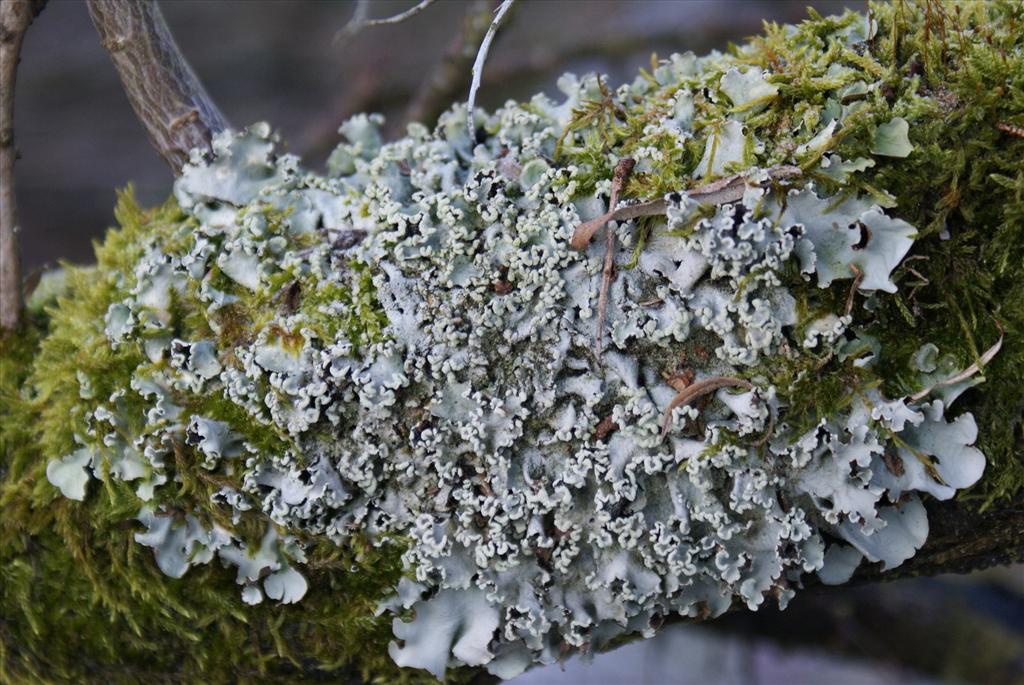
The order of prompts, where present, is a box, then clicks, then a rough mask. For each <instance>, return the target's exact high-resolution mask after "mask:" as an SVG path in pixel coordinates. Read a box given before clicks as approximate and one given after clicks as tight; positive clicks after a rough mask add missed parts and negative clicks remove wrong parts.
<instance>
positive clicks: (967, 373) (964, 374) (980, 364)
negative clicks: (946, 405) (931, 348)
mask: <svg viewBox="0 0 1024 685" xmlns="http://www.w3.org/2000/svg"><path fill="white" fill-rule="evenodd" d="M996 326H997V327H998V328H999V340H996V342H995V344H994V345H992V347H990V348H988V349H987V350H985V354H983V355H981V357H980V358H979V359H978V361H976V362H974V363H973V364H971V365H970V366H968V367H967V368H966V369H964V370H963V371H961V372H960V373H958V374H956V375H955V376H951V377H949V378H946V379H945V380H941V381H939V382H937V383H932V384H931V385H929V386H928V387H927V388H925V389H924V390H919V391H917V392H916V393H914V394H913V395H911V396H910V399H911V400H913V401H915V402H916V401H918V400H922V399H924V398H925V397H927V396H928V393H930V392H931V391H932V390H935V389H936V388H942V387H945V386H947V385H956V384H957V383H960V382H961V381H965V380H967V379H968V378H970V377H971V376H973V375H975V374H976V373H979V372H980V371H981V370H982V369H984V368H985V367H986V366H988V363H989V362H990V361H992V360H993V359H994V358H995V356H996V355H997V354H999V350H1001V349H1003V336H1004V335H1005V333H1004V332H1003V327H1002V326H1000V325H999V322H998V321H996Z"/></svg>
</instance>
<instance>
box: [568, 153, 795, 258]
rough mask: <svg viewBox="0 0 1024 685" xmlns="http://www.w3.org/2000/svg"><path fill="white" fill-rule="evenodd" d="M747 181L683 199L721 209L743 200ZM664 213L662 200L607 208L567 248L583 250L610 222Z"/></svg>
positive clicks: (740, 177)
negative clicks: (725, 205)
mask: <svg viewBox="0 0 1024 685" xmlns="http://www.w3.org/2000/svg"><path fill="white" fill-rule="evenodd" d="M800 174H801V171H800V169H799V167H795V166H788V165H782V166H775V167H772V168H771V169H768V176H769V178H771V179H772V180H779V179H783V178H791V177H794V176H799V175H800ZM746 180H747V176H746V175H745V174H736V175H735V176H729V177H728V178H722V179H719V180H717V181H714V182H713V183H708V184H707V185H703V186H699V187H697V188H691V189H690V190H688V191H686V195H687V196H688V197H690V198H691V199H693V200H696V201H698V202H700V203H701V204H705V205H724V204H728V203H730V202H736V201H738V200H741V199H742V198H743V191H744V190H745V188H746ZM667 209H668V201H667V200H666V199H665V198H658V199H656V200H649V201H648V202H641V203H640V204H635V205H623V206H621V207H616V206H615V204H609V206H608V211H607V212H606V213H605V214H602V215H601V216H599V217H597V218H596V219H591V220H590V221H587V222H584V223H582V224H580V225H579V226H577V227H576V231H575V232H573V234H572V239H571V240H570V245H572V247H573V248H574V249H577V250H582V249H584V248H586V246H587V244H588V243H589V242H590V239H591V238H592V237H593V236H594V234H595V233H597V231H598V230H599V229H600V228H601V227H602V226H604V225H605V224H606V223H608V222H609V221H623V220H626V219H636V218H638V217H641V216H656V215H659V214H664V213H665V211H666V210H667Z"/></svg>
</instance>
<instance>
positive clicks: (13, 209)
mask: <svg viewBox="0 0 1024 685" xmlns="http://www.w3.org/2000/svg"><path fill="white" fill-rule="evenodd" d="M45 4H46V0H3V1H2V2H0V331H4V332H7V331H12V330H14V329H16V328H17V327H18V326H19V325H20V324H21V311H22V307H23V305H24V302H23V299H22V291H21V253H20V250H19V248H18V207H17V202H16V198H15V196H14V162H15V160H16V159H17V158H18V151H17V149H15V147H14V85H15V82H16V80H17V75H18V57H19V55H20V54H21V44H22V42H23V41H24V39H25V33H26V31H28V27H29V26H30V25H31V24H32V20H33V19H35V18H36V15H38V14H39V13H40V12H41V11H42V9H43V6H44V5H45Z"/></svg>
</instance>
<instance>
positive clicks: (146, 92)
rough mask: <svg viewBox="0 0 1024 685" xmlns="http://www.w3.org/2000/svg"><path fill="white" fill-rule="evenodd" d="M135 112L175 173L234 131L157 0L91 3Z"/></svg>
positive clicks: (91, 1) (93, 13) (101, 32)
mask: <svg viewBox="0 0 1024 685" xmlns="http://www.w3.org/2000/svg"><path fill="white" fill-rule="evenodd" d="M88 5H89V14H90V16H91V17H92V21H93V24H95V25H96V31H97V32H98V33H99V35H100V40H101V41H102V43H103V47H104V48H105V49H106V50H107V52H109V53H110V58H111V60H113V62H114V67H115V68H116V69H117V73H118V75H119V76H120V77H121V83H122V85H123V86H124V90H125V92H126V93H127V94H128V99H129V100H130V101H131V103H132V108H133V109H134V110H135V114H136V115H138V117H139V120H140V121H141V122H142V124H143V126H145V127H146V132H147V133H148V134H149V139H150V141H151V142H152V143H153V146H154V147H155V148H156V150H157V152H158V153H159V154H160V156H161V157H162V158H163V160H164V161H165V162H167V164H169V165H170V167H171V169H173V170H174V173H175V175H178V174H179V173H180V172H181V167H182V165H183V164H184V163H185V162H187V161H188V155H189V151H190V150H191V149H192V148H196V147H198V148H206V149H209V148H210V140H211V139H212V137H213V134H214V133H216V132H218V131H221V130H223V129H226V128H227V127H228V122H227V119H225V118H224V115H223V114H221V112H220V110H219V109H218V108H217V106H216V105H215V104H214V102H213V100H212V99H211V98H210V96H209V95H208V94H207V92H206V90H205V89H204V88H203V85H202V83H200V81H199V78H198V77H197V76H196V75H195V72H193V71H192V68H191V67H190V66H189V65H188V62H187V61H185V58H184V56H183V55H182V54H181V51H180V50H178V46H177V45H176V44H175V42H174V38H173V37H172V36H171V32H170V30H169V29H168V28H167V23H166V22H165V21H164V18H163V15H162V14H161V13H160V8H159V7H158V6H157V4H156V2H155V0H88Z"/></svg>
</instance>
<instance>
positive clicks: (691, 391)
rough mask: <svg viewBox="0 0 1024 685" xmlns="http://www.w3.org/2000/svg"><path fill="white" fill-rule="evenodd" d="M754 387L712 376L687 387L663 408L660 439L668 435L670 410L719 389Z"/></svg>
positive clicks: (732, 378) (739, 381)
mask: <svg viewBox="0 0 1024 685" xmlns="http://www.w3.org/2000/svg"><path fill="white" fill-rule="evenodd" d="M753 387H754V386H753V385H751V384H750V382H749V381H745V380H743V379H742V378H734V377H732V376H712V377H711V378H705V379H704V380H702V381H697V382H696V383H694V384H692V385H690V386H687V388H686V389H685V390H683V391H682V392H681V393H679V394H678V395H676V396H675V397H673V398H672V401H671V402H669V403H668V406H667V407H665V415H664V418H663V419H662V423H661V437H662V438H664V437H665V436H666V435H668V428H669V426H670V425H671V424H672V410H674V409H675V408H676V407H683V406H686V405H687V404H689V403H690V402H693V401H694V400H695V399H697V398H699V397H702V396H704V395H707V394H708V393H712V392H714V391H716V390H718V389H719V388H745V389H747V390H751V389H752V388H753Z"/></svg>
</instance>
